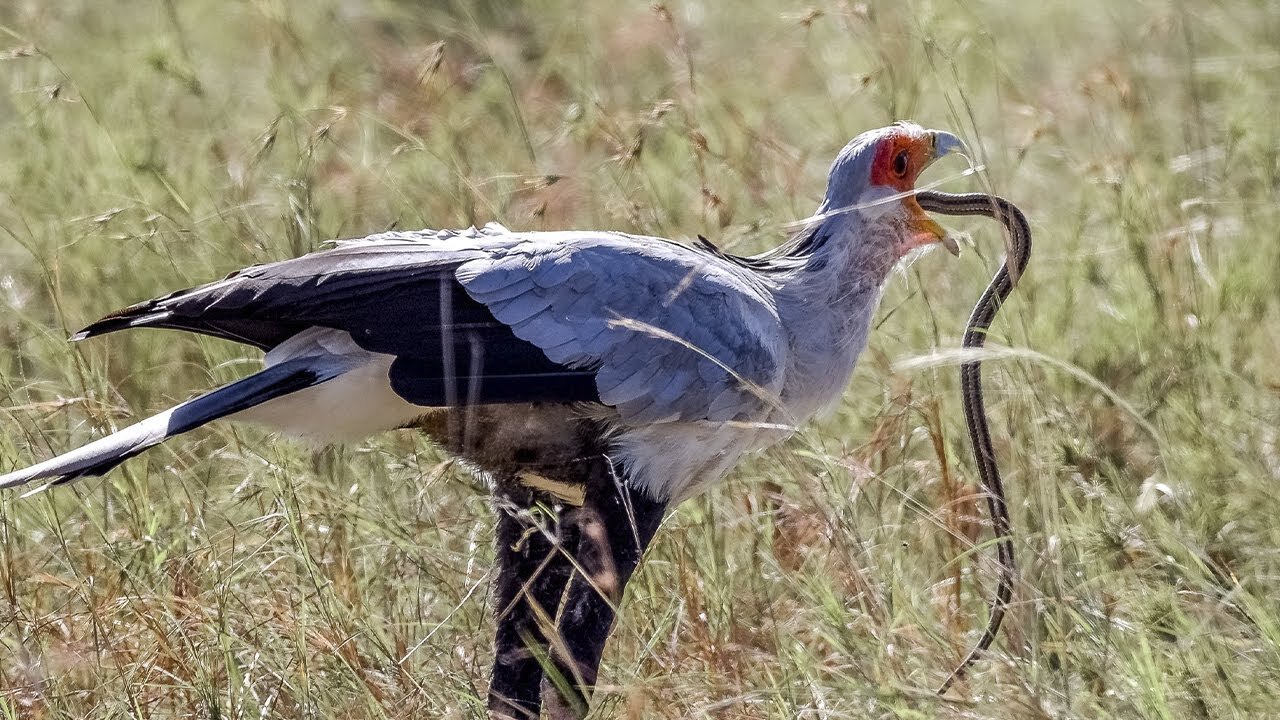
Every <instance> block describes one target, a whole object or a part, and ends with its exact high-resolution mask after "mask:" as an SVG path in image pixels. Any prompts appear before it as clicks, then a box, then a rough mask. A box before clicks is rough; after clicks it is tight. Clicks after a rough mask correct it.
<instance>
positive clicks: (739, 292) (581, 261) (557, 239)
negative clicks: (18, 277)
mask: <svg viewBox="0 0 1280 720" xmlns="http://www.w3.org/2000/svg"><path fill="white" fill-rule="evenodd" d="M130 327H161V328H174V329H181V330H188V331H192V332H198V333H204V334H208V335H213V336H216V337H222V338H226V339H231V340H236V341H239V342H244V343H247V344H251V345H255V346H257V347H259V348H262V349H265V350H270V349H272V348H274V347H276V346H278V345H280V344H281V343H283V342H284V341H285V340H287V339H288V338H290V337H293V336H295V335H297V334H298V333H299V332H302V331H303V330H305V329H307V328H310V327H327V328H333V329H337V330H342V331H345V332H347V333H349V334H350V336H351V338H352V339H353V340H354V341H355V343H356V344H357V345H358V346H360V347H362V348H364V349H365V350H369V351H372V352H377V353H385V354H388V355H392V356H394V357H395V360H394V362H393V363H392V365H391V370H390V380H391V385H392V389H393V390H395V392H396V393H397V394H399V395H400V396H401V397H403V398H404V399H406V400H408V401H409V402H411V403H414V404H417V405H422V406H428V407H440V406H454V405H459V404H464V403H468V402H470V403H507V402H578V401H594V402H602V403H604V404H606V405H610V406H613V407H616V408H617V409H618V410H619V412H620V414H621V415H622V417H623V419H624V420H625V421H629V422H635V423H644V422H654V421H659V420H677V419H678V420H697V419H711V420H729V419H734V418H741V417H746V416H755V415H756V414H757V411H758V409H759V408H760V407H762V406H765V405H768V403H769V400H768V398H769V397H770V396H771V393H775V392H776V389H777V387H779V384H780V380H781V377H780V375H781V370H780V368H781V367H782V365H783V364H782V362H781V361H780V353H781V348H782V347H783V345H782V343H781V342H780V331H779V325H778V320H777V316H776V313H775V312H774V310H773V308H772V305H771V304H770V303H769V302H768V295H767V293H765V292H763V290H762V289H761V288H760V287H758V286H756V285H754V284H753V283H752V282H751V279H750V277H749V275H748V274H747V273H745V272H743V271H742V270H740V269H737V268H734V267H732V266H731V265H730V264H729V263H725V262H723V261H721V260H718V259H716V258H714V257H713V256H711V255H708V254H705V253H700V252H698V251H696V250H692V249H689V248H685V247H683V246H680V245H676V244H674V243H670V242H668V241H664V240H660V239H656V238H636V237H632V236H625V235H618V234H609V233H511V232H509V231H507V230H506V229H505V228H502V227H501V226H499V225H496V224H490V225H489V226H486V227H485V228H482V229H479V230H477V229H474V228H472V229H469V230H463V231H421V232H412V233H384V234H380V235H374V236H370V237H368V238H364V239H360V240H351V241H344V242H341V243H338V245H337V246H336V247H334V248H332V249H328V250H324V251H321V252H317V253H312V254H310V255H305V256H303V257H300V258H295V259H292V260H285V261H282V262H277V263H270V264H265V265H257V266H253V267H250V268H246V269H244V270H241V271H239V272H237V273H233V274H232V275H230V276H228V277H227V278H226V279H224V280H222V281H219V282H215V283H210V284H208V285H203V286H200V287H196V288H192V289H189V290H183V291H179V292H176V293H172V294H170V295H166V296H164V297H160V298H156V299H154V300H149V301H146V302H143V303H139V304H137V305H134V306H131V307H129V308H125V309H124V310H121V311H119V312H116V313H113V314H112V315H109V316H107V317H105V318H103V319H102V320H100V321H98V322H96V323H94V324H92V325H90V326H89V327H87V328H85V329H84V330H83V331H81V332H80V333H78V334H77V335H76V336H75V338H76V339H80V338H84V337H91V336H95V335H100V334H103V333H107V332H112V331H115V330H119V329H123V328H130Z"/></svg>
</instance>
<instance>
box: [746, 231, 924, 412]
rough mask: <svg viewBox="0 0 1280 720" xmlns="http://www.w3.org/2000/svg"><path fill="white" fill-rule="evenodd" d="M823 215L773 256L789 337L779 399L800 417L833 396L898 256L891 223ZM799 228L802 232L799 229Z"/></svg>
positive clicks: (777, 291) (854, 356)
mask: <svg viewBox="0 0 1280 720" xmlns="http://www.w3.org/2000/svg"><path fill="white" fill-rule="evenodd" d="M841 217H843V216H836V217H832V218H828V219H826V220H825V221H824V222H823V225H822V226H820V227H816V228H813V230H812V231H809V232H811V236H810V237H809V238H808V239H804V238H803V237H800V236H798V237H797V238H795V239H793V240H792V241H791V242H790V243H788V244H789V245H791V248H790V249H789V252H788V253H787V254H786V256H785V257H775V258H773V260H772V264H773V265H774V267H775V269H776V271H775V272H774V273H771V280H772V281H773V288H774V301H775V303H776V307H777V311H778V315H779V318H780V319H781V320H782V325H783V327H785V328H787V332H788V333H789V335H790V337H789V340H790V352H789V353H788V363H789V367H788V372H787V374H786V378H787V380H786V381H785V387H784V388H783V404H784V406H785V407H787V409H788V411H789V412H790V413H791V414H792V419H793V420H795V421H803V420H804V419H806V418H808V417H811V416H812V415H814V414H818V413H821V412H823V411H824V410H825V409H827V408H830V407H832V406H833V405H834V403H836V402H837V401H838V400H839V398H840V396H841V394H842V393H843V391H844V387H845V385H846V384H847V383H848V381H849V377H850V376H851V375H852V373H853V367H854V364H855V363H856V362H857V359H858V355H859V354H861V352H862V350H863V349H864V348H865V347H866V345H867V337H868V335H869V334H870V330H871V320H872V317H873V316H874V315H875V311H876V307H877V306H878V305H879V303H880V295H881V291H882V289H883V288H884V283H885V280H886V279H887V278H888V276H889V273H890V272H891V271H892V269H893V266H894V265H895V264H896V263H897V261H898V259H899V257H898V255H897V253H896V252H895V250H894V248H895V245H896V243H894V242H892V241H891V238H890V237H887V236H884V235H883V234H884V233H886V232H888V230H889V228H887V227H882V226H881V224H879V223H864V222H862V220H861V218H857V217H856V216H855V217H854V218H852V219H851V220H850V221H845V222H833V221H836V220H838V219H839V218H841ZM802 235H803V233H802Z"/></svg>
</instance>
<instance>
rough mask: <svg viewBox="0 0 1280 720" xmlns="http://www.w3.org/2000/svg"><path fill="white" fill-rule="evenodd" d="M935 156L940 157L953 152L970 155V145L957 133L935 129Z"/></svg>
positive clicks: (935, 157)
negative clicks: (957, 135)
mask: <svg viewBox="0 0 1280 720" xmlns="http://www.w3.org/2000/svg"><path fill="white" fill-rule="evenodd" d="M931 132H932V133H933V157H934V159H935V160H936V159H938V158H940V157H942V156H944V155H950V154H951V153H953V152H954V153H959V154H961V155H964V156H965V157H968V156H969V146H968V145H965V144H964V141H963V140H961V139H960V138H958V137H956V136H955V135H953V134H951V133H949V132H946V131H945V130H933V131H931Z"/></svg>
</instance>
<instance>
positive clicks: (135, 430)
mask: <svg viewBox="0 0 1280 720" xmlns="http://www.w3.org/2000/svg"><path fill="white" fill-rule="evenodd" d="M348 367H349V366H344V365H341V364H338V363H333V362H323V361H319V362H318V361H317V359H316V358H298V359H294V360H288V361H285V362H282V363H280V364H279V365H274V366H272V367H268V368H266V369H265V370H263V371H262V372H259V373H257V374H255V375H250V376H249V377H247V378H244V379H243V380H238V381H236V382H233V383H231V384H230V385H224V386H222V387H220V388H218V389H217V390H213V391H212V392H208V393H206V394H204V395H201V396H200V397H197V398H193V399H191V400H188V401H187V402H184V403H182V404H181V405H177V406H175V407H172V408H170V409H168V410H165V411H164V412H162V413H160V414H158V415H153V416H151V417H149V418H147V419H146V420H143V421H142V422H140V423H137V424H135V425H130V426H129V427H127V428H124V429H123V430H120V431H118V432H115V433H112V434H111V435H108V436H107V437H104V438H101V439H98V440H95V441H93V442H91V443H89V444H88V445H84V446H82V447H79V448H77V449H75V450H72V451H71V452H68V453H64V454H62V455H59V456H57V457H55V458H52V459H50V460H45V461H44V462H42V463H37V464H35V465H32V466H31V467H28V468H25V469H23V470H18V471H16V472H11V473H9V474H7V475H0V489H4V488H12V487H18V486H19V485H25V484H27V483H29V482H31V481H33V480H40V479H43V478H55V480H54V481H53V483H52V484H55V485H56V484H61V483H65V482H70V481H72V480H76V479H78V478H82V477H85V476H90V475H103V474H105V473H106V472H107V471H109V470H111V469H112V468H114V467H115V466H117V465H119V464H120V463H122V462H124V461H125V460H128V459H129V458H131V457H133V456H135V455H137V454H139V453H141V452H142V451H144V450H146V449H147V448H150V447H153V446H155V445H158V444H160V443H161V442H163V441H164V440H166V439H168V438H171V437H173V436H174V435H180V434H182V433H184V432H187V431H188V430H193V429H195V428H197V427H200V426H201V425H204V424H205V423H208V422H212V421H213V420H217V419H218V418H222V417H226V416H228V415H232V414H234V413H238V412H241V411H242V410H247V409H248V408H251V407H253V406H255V405H259V404H261V403H264V402H266V401H268V400H272V399H274V398H278V397H281V396H283V395H288V394H290V393H293V392H297V391H299V390H302V389H304V388H308V387H311V386H313V385H319V384H320V383H322V382H325V381H326V380H331V379H333V378H334V377H337V376H338V375H341V374H342V373H343V372H344V371H345V370H347V369H348Z"/></svg>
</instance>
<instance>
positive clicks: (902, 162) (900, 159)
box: [893, 150, 910, 177]
mask: <svg viewBox="0 0 1280 720" xmlns="http://www.w3.org/2000/svg"><path fill="white" fill-rule="evenodd" d="M909 161H910V158H909V157H908V156H907V151H906V150H899V151H898V154H897V155H894V156H893V174H894V175H897V176H898V177H906V176H907V165H908V163H909Z"/></svg>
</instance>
